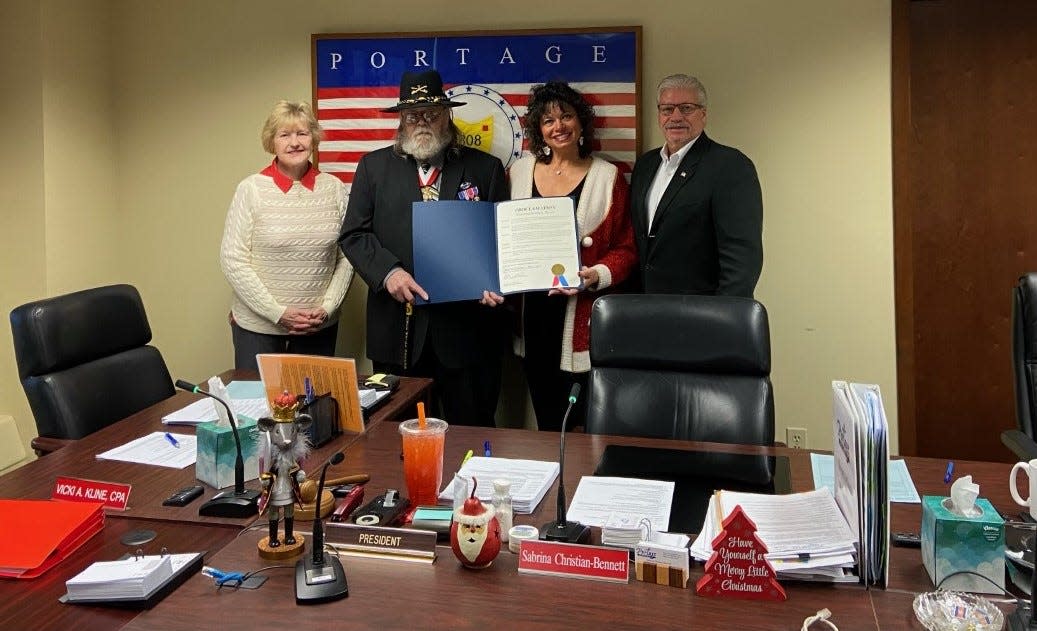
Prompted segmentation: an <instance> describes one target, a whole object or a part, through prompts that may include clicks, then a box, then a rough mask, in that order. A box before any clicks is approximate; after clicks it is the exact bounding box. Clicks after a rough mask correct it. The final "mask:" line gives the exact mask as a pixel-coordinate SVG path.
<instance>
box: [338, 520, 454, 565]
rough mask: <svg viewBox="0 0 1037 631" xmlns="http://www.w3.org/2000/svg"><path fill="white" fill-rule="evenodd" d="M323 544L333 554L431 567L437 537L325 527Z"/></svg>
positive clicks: (407, 531)
mask: <svg viewBox="0 0 1037 631" xmlns="http://www.w3.org/2000/svg"><path fill="white" fill-rule="evenodd" d="M324 540H325V542H326V543H327V545H329V546H331V547H332V548H333V549H334V550H335V551H336V552H339V553H341V554H348V555H352V556H365V557H373V558H379V559H397V560H400V561H421V562H425V563H432V562H433V561H435V559H436V533H435V532H432V531H431V530H415V529H413V528H385V527H381V526H358V525H356V524H346V523H334V522H332V523H328V524H327V525H325V527H324Z"/></svg>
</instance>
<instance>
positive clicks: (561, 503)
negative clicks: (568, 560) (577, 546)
mask: <svg viewBox="0 0 1037 631" xmlns="http://www.w3.org/2000/svg"><path fill="white" fill-rule="evenodd" d="M578 396H580V384H578V383H574V384H573V387H572V390H570V391H569V407H567V408H566V409H565V416H563V417H562V438H561V443H560V445H559V448H558V513H557V514H558V519H557V520H555V521H552V522H548V523H546V524H544V526H543V527H542V528H541V529H540V538H541V539H542V540H544V541H560V542H563V543H587V542H588V541H590V538H591V529H590V528H588V527H587V526H584V525H583V524H581V523H579V522H576V521H566V519H565V426H566V423H568V421H569V414H570V413H571V412H572V411H573V405H575V404H576V398H577V397H578Z"/></svg>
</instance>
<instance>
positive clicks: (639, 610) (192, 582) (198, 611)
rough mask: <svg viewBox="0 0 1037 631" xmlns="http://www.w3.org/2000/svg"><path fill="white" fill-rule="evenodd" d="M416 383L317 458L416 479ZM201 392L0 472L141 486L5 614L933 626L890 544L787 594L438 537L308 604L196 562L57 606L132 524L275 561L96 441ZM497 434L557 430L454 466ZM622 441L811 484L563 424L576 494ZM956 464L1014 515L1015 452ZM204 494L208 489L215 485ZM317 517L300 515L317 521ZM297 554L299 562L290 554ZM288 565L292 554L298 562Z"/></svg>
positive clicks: (510, 451) (249, 558) (932, 474)
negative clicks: (875, 583)
mask: <svg viewBox="0 0 1037 631" xmlns="http://www.w3.org/2000/svg"><path fill="white" fill-rule="evenodd" d="M410 385H412V386H414V390H407V389H404V388H403V387H402V386H401V390H400V391H399V392H396V393H394V394H393V399H396V397H399V399H396V400H395V401H394V400H392V399H391V400H390V401H389V402H387V403H386V404H385V405H384V406H383V407H382V408H380V409H379V410H378V411H377V412H376V414H374V415H373V417H372V419H371V421H370V422H369V424H368V431H367V432H366V433H365V434H363V435H361V436H359V437H356V436H348V437H340V438H339V439H337V440H336V441H333V442H332V443H331V444H329V445H327V446H325V447H324V448H322V449H320V450H318V453H317V454H316V456H315V459H313V460H312V461H313V462H319V461H320V460H323V459H324V458H325V457H327V456H329V455H330V454H332V453H333V452H334V451H335V450H336V449H342V450H343V451H344V453H345V456H346V458H345V460H344V462H342V463H341V464H340V465H338V466H336V467H334V468H333V469H331V470H330V471H329V476H333V475H336V474H341V475H346V474H350V473H357V472H366V473H370V474H371V477H372V480H371V482H370V483H369V485H368V491H367V497H368V498H371V497H374V495H375V494H376V493H378V492H380V491H382V490H384V489H386V488H405V487H404V483H403V471H402V466H401V462H400V439H399V433H398V430H397V426H396V423H394V422H392V419H398V418H400V417H401V416H402V417H409V416H410V415H411V410H412V409H413V403H414V401H415V400H417V399H418V398H421V397H422V396H424V394H425V391H426V389H427V387H428V383H427V382H421V383H418V382H414V383H411V384H410ZM191 399H192V395H188V394H186V393H181V394H178V395H177V396H176V397H175V398H173V399H170V400H168V401H165V402H163V403H160V404H158V405H156V406H153V407H152V408H149V409H148V410H146V411H145V412H142V413H140V414H137V415H134V416H132V417H130V418H127V419H125V420H123V421H120V422H119V423H117V424H115V425H113V426H111V427H109V428H106V429H104V430H101V431H99V432H97V433H96V434H93V435H91V436H90V437H88V438H85V439H83V440H81V441H78V442H77V443H75V444H73V445H70V446H68V447H65V448H64V449H61V450H59V451H57V452H55V453H53V454H50V455H48V456H46V457H44V458H42V459H40V460H37V461H35V462H32V463H29V464H27V465H25V466H24V467H22V468H20V469H17V470H15V471H13V472H11V473H9V474H7V475H5V476H3V477H0V497H9V498H10V497H26V498H43V497H49V495H50V491H51V489H52V488H53V484H54V478H55V477H56V476H57V475H65V476H73V477H83V478H90V479H98V480H105V481H115V482H129V483H132V484H133V490H132V492H131V495H130V506H131V509H130V510H129V511H127V512H125V513H114V512H113V513H109V519H108V522H107V524H106V526H105V529H104V531H103V532H102V533H101V534H100V535H98V536H97V537H95V538H94V539H92V540H91V541H89V542H88V543H87V544H86V545H84V546H83V548H81V549H80V550H79V551H77V552H76V553H75V554H74V555H72V556H71V557H70V558H69V559H67V560H66V561H65V562H63V563H62V564H61V565H59V566H58V567H56V568H54V569H52V570H51V571H50V572H48V573H47V574H45V575H44V576H43V577H41V578H39V579H35V580H29V581H14V580H3V581H0V616H2V618H0V619H3V620H7V621H16V622H15V625H16V626H17V628H20V629H34V628H38V629H53V628H68V627H70V626H71V625H72V624H75V625H77V626H79V627H80V628H83V629H95V628H98V629H108V628H112V629H115V628H126V629H146V630H147V631H161V630H163V629H185V628H219V629H244V628H250V629H251V628H257V627H265V628H269V627H271V626H281V625H298V624H300V623H302V624H305V625H306V626H307V627H313V625H322V624H328V625H332V626H333V628H345V629H368V628H372V627H381V628H384V629H399V628H416V629H485V628H486V627H487V626H491V625H492V626H500V625H503V626H504V627H505V628H508V627H512V626H515V627H522V628H529V629H557V628H562V627H563V626H571V627H574V628H591V627H594V628H601V627H611V628H616V629H653V630H655V629H669V628H688V627H694V628H738V629H761V630H763V629H766V630H772V629H799V628H800V625H801V624H802V621H803V619H804V618H805V617H807V616H810V615H813V614H814V613H815V612H816V611H818V610H819V609H822V608H825V607H827V608H829V609H830V610H831V611H832V614H833V617H832V620H833V621H834V622H835V623H836V624H837V625H838V626H839V628H840V629H841V630H843V631H847V630H851V629H921V628H922V627H921V625H920V624H919V623H918V622H917V621H916V620H915V617H914V614H913V613H912V611H911V602H912V599H913V598H914V595H915V594H916V593H918V592H922V591H928V590H930V589H932V583H931V582H930V581H929V578H928V576H927V574H926V572H925V569H924V568H923V567H922V563H921V556H920V554H919V552H918V550H917V549H907V548H893V551H892V556H891V571H890V585H889V589H888V590H885V591H883V590H865V589H863V588H862V587H860V586H858V585H839V586H833V585H825V584H806V583H795V582H786V583H785V584H784V586H785V588H786V590H787V592H788V600H787V601H785V602H750V601H740V600H726V599H712V598H701V597H698V596H696V595H695V593H694V590H693V589H691V588H689V589H676V588H670V587H661V586H657V585H649V584H645V583H640V582H638V581H636V580H631V582H630V583H629V584H627V585H623V584H613V583H602V582H596V581H583V580H576V579H568V578H555V577H547V576H534V575H525V574H519V573H517V571H516V567H517V557H516V556H515V555H513V554H511V553H509V552H507V551H503V552H502V553H501V555H500V556H499V557H498V558H497V560H496V561H495V562H494V564H493V565H492V566H491V567H490V568H488V569H486V570H482V571H471V570H465V569H463V568H461V567H460V565H459V564H458V563H457V562H456V560H455V559H454V558H453V555H452V553H451V552H450V550H449V548H446V547H441V548H440V554H439V558H438V559H437V560H436V562H435V563H434V564H431V565H427V564H420V563H406V562H400V561H390V560H378V559H361V558H354V557H342V561H343V565H344V567H345V570H346V575H347V578H348V580H349V587H350V596H349V598H347V599H345V600H342V601H338V602H335V603H329V604H324V605H316V606H310V607H299V606H296V605H295V600H294V572H293V570H291V569H273V570H270V571H268V572H266V575H267V576H268V577H269V580H268V581H267V583H266V584H265V585H264V586H263V587H262V588H261V589H259V590H254V591H250V590H238V591H235V590H232V589H226V588H225V589H223V590H219V591H217V590H216V589H215V587H214V586H213V582H212V580H211V579H209V578H207V577H205V576H202V575H200V574H198V575H195V576H193V577H192V578H191V579H189V580H188V581H187V582H186V583H185V584H184V585H182V586H181V587H180V588H179V589H178V590H177V591H175V592H174V593H172V594H170V595H169V596H168V597H166V598H165V599H164V600H163V601H162V602H161V603H159V604H158V605H157V606H156V607H155V608H154V609H152V610H148V611H144V612H139V613H138V612H134V611H121V610H117V609H109V608H104V607H86V606H72V605H61V604H59V603H58V602H57V597H58V596H59V595H60V594H62V593H64V581H65V580H66V579H67V578H69V577H71V576H73V575H74V574H76V573H77V572H79V571H80V570H82V569H83V568H84V567H86V566H87V565H88V564H89V563H90V562H92V561H95V560H104V559H112V558H117V557H118V556H120V555H121V554H122V553H124V552H126V551H128V549H127V548H126V546H123V545H122V544H120V543H119V539H120V537H121V536H122V535H123V534H125V532H128V531H129V530H131V529H134V528H141V527H145V528H150V529H153V530H155V531H157V533H158V538H157V539H156V540H155V541H154V542H152V543H150V544H147V545H146V546H143V547H144V551H145V552H147V553H154V552H156V551H157V550H159V549H160V548H161V547H166V548H167V549H169V550H170V551H171V552H185V551H197V550H207V551H208V554H207V555H206V564H208V565H212V566H215V567H218V568H220V569H223V570H227V571H251V570H256V569H259V568H261V567H264V566H266V565H270V564H271V562H268V561H264V560H262V559H260V558H259V557H258V555H257V554H256V541H257V540H258V539H259V538H260V537H262V536H263V533H262V532H258V531H256V532H245V533H243V534H241V536H236V535H237V534H238V531H239V529H240V528H242V527H243V526H246V525H247V524H248V523H250V522H252V521H254V518H253V519H249V520H220V519H214V518H203V517H199V516H198V514H197V507H198V505H199V502H198V501H196V502H194V503H192V504H191V505H189V506H188V507H185V508H183V509H172V508H169V507H162V506H161V502H162V500H163V499H164V498H165V497H167V496H168V495H169V494H170V493H171V492H172V491H173V490H175V489H176V488H180V487H182V486H186V485H188V484H189V483H191V482H192V481H193V470H192V469H191V468H188V469H185V470H183V471H180V470H170V469H160V468H157V467H144V466H143V465H131V464H127V463H117V462H103V461H98V460H96V459H95V458H94V455H95V454H96V453H99V452H100V451H103V450H105V449H108V448H110V447H112V446H114V445H118V444H122V443H124V442H126V441H128V440H131V439H133V438H135V437H137V436H141V435H144V434H146V433H149V432H152V431H157V430H158V429H159V428H161V423H160V418H161V416H162V415H163V414H166V413H168V412H170V411H173V410H175V409H177V408H179V407H182V406H183V405H185V404H186V403H189V402H190V401H191ZM484 440H490V441H491V442H492V445H493V454H494V456H502V457H511V458H532V459H543V460H554V459H556V458H557V455H558V435H557V434H555V433H550V432H543V433H541V432H531V431H526V430H511V429H484V428H467V427H460V426H453V427H451V428H450V431H448V432H447V442H446V451H445V456H444V457H445V466H446V470H447V471H448V472H449V471H451V470H452V469H453V467H455V466H456V463H459V462H460V461H461V458H462V456H463V454H464V453H465V452H466V451H467V450H468V449H477V448H480V447H481V446H482V444H483V441H484ZM610 444H623V445H639V446H647V447H661V448H668V449H673V448H678V449H688V450H704V451H719V452H729V453H743V454H761V455H767V454H771V455H786V456H788V458H789V460H790V465H791V487H792V490H793V491H803V490H809V489H811V488H813V480H812V476H811V470H810V460H809V454H808V452H805V451H799V450H792V449H786V448H762V447H752V446H733V445H720V444H712V443H695V442H683V441H665V440H651V439H633V438H623V437H614V436H591V435H585V434H572V435H570V436H569V437H568V438H567V441H566V448H567V458H566V467H565V474H566V475H565V483H566V486H567V487H568V489H569V493H570V497H571V493H572V492H573V491H574V490H575V488H576V486H577V484H578V482H579V479H580V477H581V476H582V475H586V474H588V473H590V472H592V471H593V470H594V468H595V465H596V464H597V462H598V460H599V458H600V457H601V454H602V453H603V451H604V449H605V447H606V446H607V445H610ZM955 465H956V471H955V473H956V475H967V474H972V476H973V478H974V480H975V481H976V482H977V483H978V484H980V485H981V492H982V495H983V496H984V497H987V498H989V499H990V500H991V502H992V503H993V504H994V505H995V506H997V507H998V508H1000V509H1002V510H1003V511H1004V512H1006V513H1009V512H1011V513H1013V514H1014V513H1015V512H1016V510H1015V509H1013V507H1014V504H1013V502H1012V500H1011V498H1010V496H1009V494H1008V490H1007V484H1006V482H1007V477H1008V472H1009V470H1010V466H1009V465H1006V464H1003V463H980V462H956V463H955ZM945 466H946V462H945V461H941V460H935V459H926V458H909V459H908V467H909V469H910V471H911V475H912V477H913V479H914V481H915V484H916V486H917V487H918V490H919V493H920V494H923V495H925V494H931V495H946V494H947V492H948V486H947V485H945V484H943V473H944V469H945ZM555 492H556V489H552V490H551V491H550V492H549V493H548V495H547V500H548V501H544V502H541V505H540V506H539V507H538V508H537V509H536V511H535V512H534V513H533V514H532V515H518V516H516V523H530V524H533V525H536V526H538V527H539V526H541V525H542V524H543V523H545V522H547V521H549V520H551V519H554V517H555V514H554V512H555V509H554V505H555V503H554V501H553V498H554V497H555ZM207 495H208V494H207ZM920 515H921V513H920V507H919V506H918V505H910V504H893V506H892V523H893V530H913V531H917V529H918V526H919V522H920ZM308 527H309V524H308V522H303V523H302V529H303V530H305V529H308ZM293 563H294V562H293ZM293 563H292V564H293ZM701 575H702V566H701V564H694V565H693V568H692V579H691V583H692V584H693V583H694V581H695V580H697V579H698V578H699V577H700V576H701Z"/></svg>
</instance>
